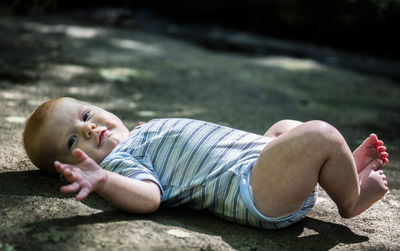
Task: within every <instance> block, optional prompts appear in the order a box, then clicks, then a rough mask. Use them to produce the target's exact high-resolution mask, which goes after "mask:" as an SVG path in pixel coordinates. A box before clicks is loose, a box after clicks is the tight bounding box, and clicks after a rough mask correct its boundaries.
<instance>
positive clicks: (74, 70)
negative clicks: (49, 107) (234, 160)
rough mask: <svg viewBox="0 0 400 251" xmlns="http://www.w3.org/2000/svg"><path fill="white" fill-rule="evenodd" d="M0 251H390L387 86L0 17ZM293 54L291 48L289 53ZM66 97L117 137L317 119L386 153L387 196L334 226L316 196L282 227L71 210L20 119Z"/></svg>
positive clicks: (396, 119) (201, 216)
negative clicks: (132, 131)
mask: <svg viewBox="0 0 400 251" xmlns="http://www.w3.org/2000/svg"><path fill="white" fill-rule="evenodd" d="M0 37H1V39H0V50H1V53H0V145H1V147H0V250H97V249H101V250H116V249H118V250H266V249H279V250H281V249H283V250H295V249H307V250H308V249H318V250H321V249H322V250H324V249H333V250H344V249H346V250H348V249H368V250H384V249H391V250H396V249H397V250H398V249H400V230H399V229H400V211H399V210H400V168H399V167H400V165H399V164H400V158H399V153H400V134H399V132H398V130H399V128H400V84H399V83H397V82H394V80H390V79H386V78H384V77H381V76H376V75H372V74H366V73H362V74H360V73H357V72H354V71H351V70H348V69H344V68H335V67H332V66H330V65H327V64H324V63H322V62H318V61H316V60H313V59H309V58H302V59H299V58H294V57H291V56H285V55H279V56H259V55H254V54H253V55H241V54H234V53H226V52H218V51H215V50H214V51H210V50H207V49H205V48H202V47H199V46H198V45H196V44H193V43H191V42H187V41H185V40H180V39H176V38H171V37H168V36H166V35H160V34H156V33H152V32H148V31H144V30H140V29H139V28H133V29H118V28H113V27H105V26H99V25H95V24H93V23H92V24H90V23H85V22H78V21H76V20H73V19H71V18H68V17H60V16H59V17H50V16H41V17H37V18H28V17H25V18H21V17H18V18H16V17H13V16H10V15H8V14H7V13H2V15H1V17H0ZM299 48H301V46H299ZM58 96H72V97H75V98H78V99H82V100H84V101H87V102H92V103H94V104H96V105H99V106H101V107H103V108H105V109H107V110H109V111H111V112H114V113H116V114H117V115H119V116H120V117H121V118H122V120H124V121H125V122H126V124H127V126H128V127H132V126H134V125H135V123H137V122H138V121H145V120H149V119H152V118H155V117H191V118H196V119H203V120H208V121H212V122H216V123H221V124H225V125H228V126H231V127H234V128H239V129H243V130H248V131H252V132H255V133H263V132H264V131H265V130H266V129H267V128H268V127H269V126H270V125H272V124H273V123H274V122H275V121H277V120H279V119H283V118H292V119H298V120H302V121H305V120H310V119H322V120H325V121H328V122H330V123H331V124H333V125H334V126H336V127H337V128H338V129H339V130H340V131H341V132H342V133H343V135H344V136H345V138H346V139H347V140H348V142H349V145H350V146H351V147H352V148H354V147H356V146H357V145H358V144H360V143H361V141H362V140H363V138H365V137H366V136H367V135H368V134H369V133H370V132H372V131H373V132H376V133H377V134H378V135H379V136H380V137H381V138H383V139H384V140H385V143H386V145H387V147H388V149H389V152H390V154H391V156H390V163H389V164H388V166H387V167H386V168H385V172H386V175H387V176H388V181H389V186H390V193H388V194H387V195H386V196H385V197H384V198H383V199H382V201H380V202H378V203H376V204H375V205H374V206H373V207H372V208H370V209H369V210H368V211H366V212H365V213H364V214H362V215H361V216H359V217H356V218H354V219H349V220H345V219H342V218H340V216H339V215H338V213H337V211H336V208H335V205H334V204H333V202H332V201H331V200H330V199H329V197H328V196H327V195H326V193H325V192H324V191H322V192H321V195H320V197H319V199H318V201H317V204H316V206H315V208H314V209H313V211H312V212H311V214H310V215H309V217H307V218H306V219H305V220H303V221H301V222H300V223H298V224H295V225H293V226H291V227H289V228H287V229H283V230H279V231H266V230H260V229H254V228H249V227H246V226H240V225H236V224H233V223H230V222H226V221H224V220H221V219H218V218H216V217H214V216H212V215H209V214H207V213H205V212H195V211H191V210H188V209H185V208H177V209H160V210H159V211H158V212H156V213H154V214H152V215H130V214H126V213H123V212H121V211H119V210H116V209H114V208H112V207H110V206H108V205H107V203H106V202H104V201H103V200H102V199H101V198H99V197H98V196H96V195H91V196H90V197H89V198H88V199H86V200H84V201H83V203H80V202H76V201H75V200H74V199H73V198H72V197H71V196H67V195H63V194H61V193H59V187H60V186H61V185H62V183H61V182H59V181H58V180H54V179H53V178H51V177H48V176H46V175H44V174H42V173H41V172H39V171H38V170H37V169H36V168H35V167H34V166H33V165H32V164H31V163H30V162H29V160H28V159H27V157H26V156H25V154H24V150H23V148H22V144H21V133H22V130H23V121H24V118H26V117H27V116H28V115H29V113H30V112H31V111H32V110H33V109H34V108H35V107H36V106H37V105H39V104H41V103H42V102H44V101H45V100H47V99H50V98H53V97H58Z"/></svg>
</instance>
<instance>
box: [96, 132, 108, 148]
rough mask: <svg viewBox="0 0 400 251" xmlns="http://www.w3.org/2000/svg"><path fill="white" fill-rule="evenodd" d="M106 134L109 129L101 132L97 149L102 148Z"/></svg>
mask: <svg viewBox="0 0 400 251" xmlns="http://www.w3.org/2000/svg"><path fill="white" fill-rule="evenodd" d="M106 132H107V129H104V130H102V131H101V132H100V134H99V143H98V144H97V147H99V146H100V144H101V142H102V141H103V139H104V137H105V136H106Z"/></svg>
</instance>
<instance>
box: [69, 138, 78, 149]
mask: <svg viewBox="0 0 400 251" xmlns="http://www.w3.org/2000/svg"><path fill="white" fill-rule="evenodd" d="M76 141H77V139H76V136H75V135H73V136H71V137H70V138H69V139H68V143H67V146H68V150H71V147H72V146H73V145H74V144H75V142H76Z"/></svg>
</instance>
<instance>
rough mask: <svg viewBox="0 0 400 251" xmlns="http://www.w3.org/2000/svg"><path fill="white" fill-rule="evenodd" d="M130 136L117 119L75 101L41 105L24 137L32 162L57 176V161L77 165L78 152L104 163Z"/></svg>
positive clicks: (96, 108) (31, 119) (57, 100)
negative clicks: (75, 157) (76, 154)
mask: <svg viewBox="0 0 400 251" xmlns="http://www.w3.org/2000/svg"><path fill="white" fill-rule="evenodd" d="M128 136H129V130H128V129H127V128H126V126H125V125H124V124H123V123H122V121H121V120H120V119H119V118H118V117H117V116H115V115H114V114H112V113H110V112H107V111H105V110H103V109H101V108H99V107H97V106H94V105H90V104H87V103H83V102H80V101H78V100H76V99H72V98H56V99H52V100H49V101H47V102H45V103H43V104H42V105H40V106H39V107H38V108H36V110H35V111H34V112H33V113H32V114H31V115H30V117H29V118H28V119H27V121H26V124H25V130H24V133H23V139H24V146H25V150H26V153H27V155H28V157H29V159H30V160H31V161H32V163H33V164H34V165H35V166H37V167H38V168H39V169H41V170H43V171H45V172H47V173H56V171H55V168H54V161H55V160H58V161H60V162H63V163H69V164H74V163H76V161H75V159H74V158H73V156H72V151H73V150H74V149H76V148H79V149H81V150H83V151H84V152H85V153H86V154H87V155H88V156H89V157H91V158H92V159H93V160H95V161H96V162H97V163H100V162H101V161H102V160H103V159H104V158H105V157H106V156H107V155H108V154H109V153H110V152H111V151H112V150H113V149H114V147H115V146H116V145H118V144H119V143H120V142H121V141H122V140H123V139H125V138H126V137H128Z"/></svg>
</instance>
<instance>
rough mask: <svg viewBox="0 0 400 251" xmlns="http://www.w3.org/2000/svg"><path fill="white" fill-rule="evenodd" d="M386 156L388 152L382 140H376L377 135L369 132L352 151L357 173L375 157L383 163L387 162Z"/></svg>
mask: <svg viewBox="0 0 400 251" xmlns="http://www.w3.org/2000/svg"><path fill="white" fill-rule="evenodd" d="M388 156H389V154H388V153H387V152H386V147H384V146H383V142H382V141H381V140H378V137H377V136H376V135H375V134H374V133H371V135H369V137H368V138H366V139H365V140H364V142H363V143H361V145H360V146H359V147H358V148H357V149H356V150H355V151H354V152H353V157H354V160H355V161H356V166H357V172H358V173H360V172H362V171H363V170H364V169H365V168H366V167H367V166H368V164H369V163H371V162H372V161H373V160H375V159H380V160H382V162H383V164H387V163H388V162H389V161H388V159H387V157H388Z"/></svg>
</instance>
